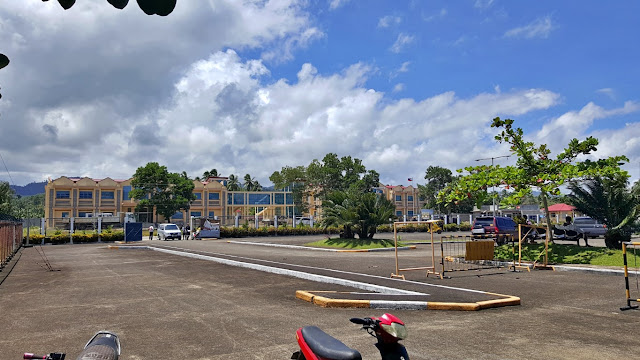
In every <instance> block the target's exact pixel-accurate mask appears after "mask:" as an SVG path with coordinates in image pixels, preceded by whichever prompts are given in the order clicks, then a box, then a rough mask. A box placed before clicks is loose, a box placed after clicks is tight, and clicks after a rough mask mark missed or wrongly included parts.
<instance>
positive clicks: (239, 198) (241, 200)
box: [233, 193, 244, 205]
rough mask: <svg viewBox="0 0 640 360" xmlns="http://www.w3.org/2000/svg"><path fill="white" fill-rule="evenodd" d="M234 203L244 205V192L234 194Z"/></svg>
mask: <svg viewBox="0 0 640 360" xmlns="http://www.w3.org/2000/svg"><path fill="white" fill-rule="evenodd" d="M233 205H244V193H240V194H233Z"/></svg>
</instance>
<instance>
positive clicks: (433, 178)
mask: <svg viewBox="0 0 640 360" xmlns="http://www.w3.org/2000/svg"><path fill="white" fill-rule="evenodd" d="M424 178H425V179H426V180H427V183H426V184H425V185H418V191H419V192H420V196H422V197H424V199H425V201H426V203H425V207H426V208H427V209H437V210H438V212H440V213H441V212H442V209H441V204H440V203H438V193H439V192H440V191H441V190H442V189H444V188H445V187H446V186H447V185H448V184H450V183H451V182H452V181H453V175H452V174H451V170H449V169H447V168H443V167H441V166H429V167H428V168H427V171H426V173H425V175H424Z"/></svg>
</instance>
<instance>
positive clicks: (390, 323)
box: [291, 314, 409, 360]
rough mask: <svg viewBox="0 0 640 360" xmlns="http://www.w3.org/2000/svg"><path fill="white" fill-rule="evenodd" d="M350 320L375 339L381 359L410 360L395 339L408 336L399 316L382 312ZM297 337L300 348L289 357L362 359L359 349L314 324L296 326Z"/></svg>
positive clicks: (314, 359) (319, 359) (404, 349)
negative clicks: (351, 346) (377, 316)
mask: <svg viewBox="0 0 640 360" xmlns="http://www.w3.org/2000/svg"><path fill="white" fill-rule="evenodd" d="M349 321H351V322H352V323H354V324H359V325H362V328H363V329H365V330H367V332H368V333H369V335H371V336H373V337H375V338H376V339H377V340H378V342H377V343H376V344H375V345H376V347H377V348H378V350H379V351H380V355H382V360H409V354H407V349H406V348H405V347H404V345H402V344H400V343H399V342H398V341H400V340H402V339H404V338H406V337H407V328H406V327H405V325H404V323H403V322H402V320H400V319H398V318H397V317H395V316H393V315H391V314H384V315H382V316H380V317H379V318H376V317H366V318H364V319H361V318H351V319H349ZM296 339H297V340H298V345H299V346H300V350H299V351H296V352H294V353H293V355H291V359H296V360H362V356H361V355H360V352H358V350H355V349H352V348H350V347H348V346H347V345H345V344H343V343H342V342H341V341H340V340H338V339H336V338H334V337H332V336H331V335H329V334H327V333H325V332H324V331H322V330H320V329H319V328H318V327H316V326H305V327H302V328H300V329H298V331H297V332H296Z"/></svg>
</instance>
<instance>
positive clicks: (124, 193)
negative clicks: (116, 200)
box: [122, 185, 131, 200]
mask: <svg viewBox="0 0 640 360" xmlns="http://www.w3.org/2000/svg"><path fill="white" fill-rule="evenodd" d="M130 192H131V186H129V185H125V186H123V187H122V200H131V198H129V193H130Z"/></svg>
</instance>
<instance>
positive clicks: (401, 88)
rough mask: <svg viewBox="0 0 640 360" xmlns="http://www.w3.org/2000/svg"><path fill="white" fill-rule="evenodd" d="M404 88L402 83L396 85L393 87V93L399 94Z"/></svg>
mask: <svg viewBox="0 0 640 360" xmlns="http://www.w3.org/2000/svg"><path fill="white" fill-rule="evenodd" d="M404 88H405V85H404V84H403V83H398V84H396V85H395V86H394V87H393V92H394V93H397V92H400V91H402V90H404Z"/></svg>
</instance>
